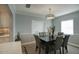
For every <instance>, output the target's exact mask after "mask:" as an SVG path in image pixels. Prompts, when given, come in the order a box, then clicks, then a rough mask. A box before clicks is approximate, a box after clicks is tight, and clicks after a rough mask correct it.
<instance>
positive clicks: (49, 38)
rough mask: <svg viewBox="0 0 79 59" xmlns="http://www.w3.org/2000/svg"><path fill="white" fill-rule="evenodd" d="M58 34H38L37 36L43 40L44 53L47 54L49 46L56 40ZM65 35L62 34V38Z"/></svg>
mask: <svg viewBox="0 0 79 59" xmlns="http://www.w3.org/2000/svg"><path fill="white" fill-rule="evenodd" d="M58 36H59V35H53V37H52V36H49V35H47V36H41V37H40V36H39V38H40V39H41V40H42V41H43V42H44V46H45V53H46V54H48V53H49V47H50V46H52V45H53V44H54V42H55V41H56V37H58ZM64 37H65V36H64V35H63V38H64Z"/></svg>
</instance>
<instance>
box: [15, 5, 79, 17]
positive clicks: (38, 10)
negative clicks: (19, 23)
mask: <svg viewBox="0 0 79 59" xmlns="http://www.w3.org/2000/svg"><path fill="white" fill-rule="evenodd" d="M15 6H16V13H18V14H25V15H31V16H45V15H47V14H48V9H49V8H51V9H52V14H54V15H55V16H61V15H64V14H68V13H72V12H75V11H79V4H31V6H30V8H26V7H25V4H16V5H15Z"/></svg>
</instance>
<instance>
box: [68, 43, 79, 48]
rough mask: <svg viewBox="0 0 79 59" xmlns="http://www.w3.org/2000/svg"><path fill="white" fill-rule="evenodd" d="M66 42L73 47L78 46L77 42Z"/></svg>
mask: <svg viewBox="0 0 79 59" xmlns="http://www.w3.org/2000/svg"><path fill="white" fill-rule="evenodd" d="M68 44H69V45H72V46H74V47H77V48H79V45H78V44H75V43H71V42H68Z"/></svg>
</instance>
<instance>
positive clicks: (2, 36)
mask: <svg viewBox="0 0 79 59" xmlns="http://www.w3.org/2000/svg"><path fill="white" fill-rule="evenodd" d="M9 36H10V35H9V34H7V35H1V36H0V38H5V37H9Z"/></svg>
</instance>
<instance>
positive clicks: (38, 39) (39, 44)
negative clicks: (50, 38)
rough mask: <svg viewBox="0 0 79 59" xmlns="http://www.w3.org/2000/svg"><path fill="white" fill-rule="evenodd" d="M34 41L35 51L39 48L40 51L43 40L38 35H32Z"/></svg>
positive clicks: (42, 46) (42, 47)
mask: <svg viewBox="0 0 79 59" xmlns="http://www.w3.org/2000/svg"><path fill="white" fill-rule="evenodd" d="M34 38H35V41H36V48H35V50H36V51H37V50H38V49H39V53H41V49H44V44H43V41H42V40H41V39H40V38H39V37H38V35H34Z"/></svg>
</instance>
